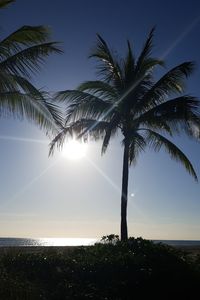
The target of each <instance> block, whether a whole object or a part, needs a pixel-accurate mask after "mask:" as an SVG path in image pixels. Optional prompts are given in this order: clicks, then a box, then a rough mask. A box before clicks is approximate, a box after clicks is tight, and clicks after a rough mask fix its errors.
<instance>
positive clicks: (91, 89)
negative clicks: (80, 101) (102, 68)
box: [77, 80, 118, 102]
mask: <svg viewBox="0 0 200 300" xmlns="http://www.w3.org/2000/svg"><path fill="white" fill-rule="evenodd" d="M77 90H79V91H82V92H88V93H90V94H92V95H95V96H97V97H100V98H103V99H104V101H106V102H107V101H109V102H110V101H113V100H115V99H116V98H117V97H118V93H117V91H116V89H115V88H114V87H113V86H111V85H110V84H108V83H106V82H103V81H100V80H96V81H86V82H83V83H82V84H80V85H79V86H78V88H77Z"/></svg>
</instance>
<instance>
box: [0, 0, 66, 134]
mask: <svg viewBox="0 0 200 300" xmlns="http://www.w3.org/2000/svg"><path fill="white" fill-rule="evenodd" d="M12 2H14V1H13V0H0V8H4V7H6V6H7V5H8V4H10V3H12ZM49 39H50V32H49V30H48V29H47V28H46V27H44V26H23V27H21V28H19V29H18V30H16V31H15V32H13V33H11V34H10V35H9V36H7V37H5V38H2V39H0V115H1V116H2V115H3V116H14V117H18V118H24V117H26V118H27V119H28V120H30V121H33V122H34V123H36V124H37V125H39V126H40V127H42V128H44V129H46V130H52V129H54V123H55V121H56V122H58V123H59V122H60V119H59V114H58V111H57V108H56V106H55V105H53V104H52V103H51V102H48V101H46V94H45V93H43V92H42V91H41V90H38V89H37V88H36V87H35V86H33V84H31V82H30V79H31V75H32V74H34V73H36V71H38V70H39V69H40V66H41V65H42V64H43V62H44V59H45V58H46V57H48V56H49V54H51V53H60V52H61V50H59V48H58V46H57V43H55V42H50V41H49Z"/></svg>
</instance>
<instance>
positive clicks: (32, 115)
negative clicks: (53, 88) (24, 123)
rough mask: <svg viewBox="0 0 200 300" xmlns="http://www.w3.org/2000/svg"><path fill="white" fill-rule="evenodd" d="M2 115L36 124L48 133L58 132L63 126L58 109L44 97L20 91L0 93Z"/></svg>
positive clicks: (0, 112) (0, 113) (0, 111)
mask: <svg viewBox="0 0 200 300" xmlns="http://www.w3.org/2000/svg"><path fill="white" fill-rule="evenodd" d="M0 115H3V116H5V117H11V116H12V117H14V118H17V119H24V118H26V119H27V120H29V121H31V122H34V123H35V124H36V125H38V126H39V127H40V128H43V129H45V130H46V131H47V132H52V131H53V132H58V126H57V125H58V124H61V118H60V112H59V110H58V108H57V107H56V106H55V105H53V104H51V103H48V102H47V101H45V99H44V98H43V96H42V95H41V94H40V96H39V93H38V92H37V94H35V95H33V93H32V94H23V93H20V92H19V91H12V92H11V91H10V92H3V93H2V92H1V93H0Z"/></svg>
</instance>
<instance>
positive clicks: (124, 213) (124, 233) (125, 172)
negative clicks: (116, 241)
mask: <svg viewBox="0 0 200 300" xmlns="http://www.w3.org/2000/svg"><path fill="white" fill-rule="evenodd" d="M128 159H129V140H128V139H126V140H125V145H124V157H123V174H122V194H121V241H127V239H128V229H127V200H128V199H127V196H128V174H129V173H128V171H129V164H128Z"/></svg>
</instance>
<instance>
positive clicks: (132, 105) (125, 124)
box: [50, 28, 200, 241]
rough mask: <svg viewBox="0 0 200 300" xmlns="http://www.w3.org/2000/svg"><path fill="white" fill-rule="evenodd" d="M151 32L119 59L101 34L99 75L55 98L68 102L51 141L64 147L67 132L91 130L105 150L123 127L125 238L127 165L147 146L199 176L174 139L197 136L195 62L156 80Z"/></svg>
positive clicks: (85, 134)
mask: <svg viewBox="0 0 200 300" xmlns="http://www.w3.org/2000/svg"><path fill="white" fill-rule="evenodd" d="M153 35H154V28H153V29H152V30H151V31H150V33H149V35H148V37H147V40H146V42H145V44H144V47H143V49H142V51H141V53H140V55H139V57H138V59H136V58H135V56H134V54H133V51H132V48H131V44H130V42H129V41H128V42H127V48H128V49H127V55H126V57H125V58H123V59H121V58H120V59H119V58H118V56H116V54H115V52H112V51H111V50H110V48H109V46H108V44H107V43H106V42H105V41H104V40H103V38H102V37H101V36H100V35H97V44H96V47H95V49H94V50H93V51H92V53H91V55H90V58H95V59H96V60H97V72H98V75H99V76H100V79H101V80H97V81H86V82H84V83H82V84H80V85H79V86H78V87H77V89H75V90H64V91H60V92H58V93H57V94H56V99H57V100H58V101H60V102H62V103H65V104H66V105H67V114H66V118H65V120H64V123H65V126H64V128H63V129H62V131H61V132H60V133H59V134H58V135H57V136H56V137H55V138H54V139H53V141H52V142H51V144H50V154H52V153H53V150H54V148H55V145H56V144H57V146H58V148H60V147H62V145H63V143H64V141H65V138H66V136H67V135H72V134H75V135H76V136H77V137H78V138H80V137H84V138H85V139H87V137H88V135H89V136H90V137H93V138H94V139H101V138H102V139H103V144H102V154H103V153H105V152H106V149H107V147H108V145H109V141H110V139H111V137H114V136H115V134H116V133H117V132H118V131H120V132H121V134H122V136H123V139H122V145H123V147H124V155H123V174H122V192H121V240H122V241H125V240H127V238H128V230H127V200H128V198H127V195H128V177H129V165H131V164H135V163H136V160H137V158H138V155H139V153H140V152H141V151H144V150H145V148H146V146H149V147H151V148H152V149H153V150H155V151H159V150H160V149H161V148H164V149H165V150H166V151H167V152H168V153H169V155H170V157H171V158H172V159H174V160H177V161H178V162H180V163H181V164H182V165H183V166H184V167H185V169H186V170H187V172H189V174H190V175H192V176H193V177H194V179H195V180H197V175H196V173H195V170H194V168H193V166H192V164H191V162H190V161H189V159H188V158H187V157H186V155H185V154H184V153H183V152H182V151H181V150H180V149H179V148H178V147H177V146H176V145H175V144H174V143H173V142H172V141H171V140H169V139H168V137H167V136H170V138H172V137H173V136H174V135H175V134H179V133H182V132H184V133H185V134H187V135H188V136H190V137H194V138H197V134H198V135H199V131H198V132H197V130H199V125H200V118H199V111H198V109H199V100H198V99H197V98H195V97H192V96H190V95H183V92H184V80H185V79H186V78H187V77H188V76H189V75H190V74H191V73H192V71H193V69H194V63H193V62H184V63H182V64H180V65H177V66H175V67H174V68H172V69H171V70H169V71H168V72H167V73H165V74H164V75H163V76H162V77H161V78H160V79H159V80H157V81H155V79H154V70H155V67H157V66H163V65H164V62H163V61H161V60H160V59H156V58H153V57H152V56H151V52H152V40H153Z"/></svg>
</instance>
